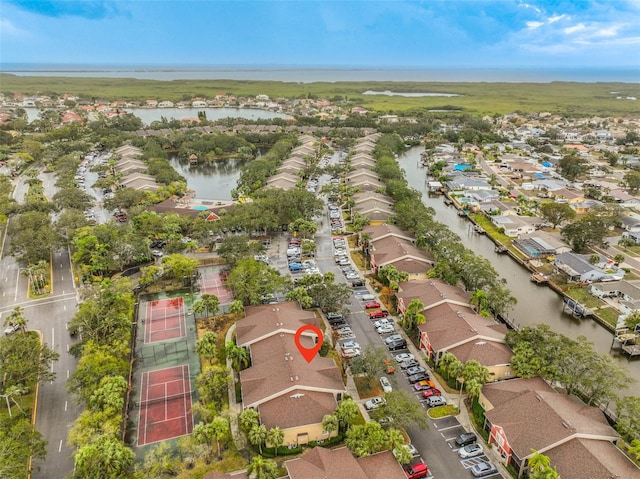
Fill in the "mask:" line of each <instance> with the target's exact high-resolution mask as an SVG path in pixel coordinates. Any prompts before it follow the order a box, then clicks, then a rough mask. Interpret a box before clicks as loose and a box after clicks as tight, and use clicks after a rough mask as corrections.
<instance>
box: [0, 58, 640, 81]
mask: <svg viewBox="0 0 640 479" xmlns="http://www.w3.org/2000/svg"><path fill="white" fill-rule="evenodd" d="M0 72H3V73H12V74H14V75H19V76H63V77H99V78H137V79H146V80H161V81H169V80H273V81H283V82H296V83H311V82H338V81H395V82H402V81H412V82H510V83H520V82H533V83H548V82H552V81H567V82H584V83H593V82H622V83H640V65H639V66H637V67H628V68H594V67H585V68H557V67H553V68H552V67H548V68H524V67H523V68H365V67H363V68H347V67H332V66H291V65H267V66H265V65H258V66H246V65H242V66H239V65H221V66H220V65H216V66H211V65H143V64H140V65H108V64H84V65H79V64H36V63H0Z"/></svg>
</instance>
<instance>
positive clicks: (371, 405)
mask: <svg viewBox="0 0 640 479" xmlns="http://www.w3.org/2000/svg"><path fill="white" fill-rule="evenodd" d="M385 404H387V401H385V400H384V398H371V399H369V400H368V401H367V402H365V403H364V408H365V409H366V410H367V411H371V410H372V409H377V408H379V407H380V406H384V405H385Z"/></svg>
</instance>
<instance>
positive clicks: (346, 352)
mask: <svg viewBox="0 0 640 479" xmlns="http://www.w3.org/2000/svg"><path fill="white" fill-rule="evenodd" d="M342 356H343V357H344V358H346V359H351V358H355V357H356V356H360V350H359V349H357V348H347V349H343V350H342Z"/></svg>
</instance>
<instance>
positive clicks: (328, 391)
mask: <svg viewBox="0 0 640 479" xmlns="http://www.w3.org/2000/svg"><path fill="white" fill-rule="evenodd" d="M245 315H246V316H245V318H244V319H241V320H239V321H238V322H237V323H236V343H237V344H238V346H239V347H243V348H247V350H248V351H249V356H250V358H251V367H249V368H247V369H244V370H243V371H241V372H240V386H241V388H242V407H243V409H247V408H253V409H256V410H257V411H258V412H259V414H260V422H261V423H262V424H264V425H265V426H266V427H267V429H271V428H273V427H276V426H277V427H279V428H280V429H282V431H283V432H284V445H285V446H289V445H290V446H297V445H306V444H308V443H309V442H311V441H322V440H326V439H328V438H329V437H331V436H334V435H336V434H337V431H333V432H331V433H329V432H328V431H325V430H324V428H323V427H322V418H323V417H324V416H325V415H326V414H332V413H333V412H334V411H335V409H336V407H337V405H338V402H340V401H341V400H342V398H343V397H344V394H345V392H346V390H345V387H344V384H343V382H342V375H341V373H340V369H339V368H338V367H337V366H336V364H335V362H334V361H333V359H331V358H324V357H321V356H316V357H315V358H314V359H313V360H312V361H311V362H307V361H306V360H305V359H304V358H303V357H302V356H301V355H300V352H299V350H298V348H297V347H296V344H295V341H294V336H295V334H296V331H298V329H299V328H301V327H303V326H306V325H310V324H311V325H315V326H317V325H318V319H317V318H316V315H315V314H314V313H313V312H311V311H305V310H303V309H302V308H301V307H300V305H299V304H298V303H297V302H295V301H290V302H285V303H278V304H277V305H271V304H268V305H261V306H248V307H247V308H246V309H245ZM300 343H301V344H302V346H303V347H304V348H307V349H310V348H312V347H313V346H314V344H317V337H316V335H315V333H313V332H312V331H310V330H307V331H304V332H303V333H302V335H301V336H300Z"/></svg>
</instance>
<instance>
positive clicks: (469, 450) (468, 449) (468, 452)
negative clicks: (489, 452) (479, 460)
mask: <svg viewBox="0 0 640 479" xmlns="http://www.w3.org/2000/svg"><path fill="white" fill-rule="evenodd" d="M483 452H484V451H483V449H482V445H481V444H478V443H475V444H469V445H468V446H464V447H461V448H460V449H458V455H459V456H460V457H474V456H479V455H480V454H482V453H483Z"/></svg>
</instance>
